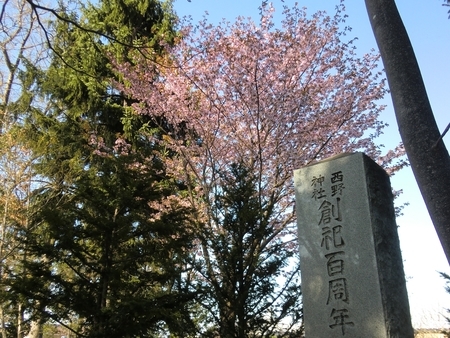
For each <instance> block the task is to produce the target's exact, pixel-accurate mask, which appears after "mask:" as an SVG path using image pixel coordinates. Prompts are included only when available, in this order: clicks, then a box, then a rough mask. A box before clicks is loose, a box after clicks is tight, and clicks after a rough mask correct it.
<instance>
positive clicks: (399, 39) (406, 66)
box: [365, 0, 450, 263]
mask: <svg viewBox="0 0 450 338" xmlns="http://www.w3.org/2000/svg"><path fill="white" fill-rule="evenodd" d="M365 1H366V8H367V12H368V14H369V19H370V22H371V25H372V30H373V32H374V35H375V39H376V41H377V44H378V47H379V49H380V53H381V57H382V59H383V63H384V67H385V70H386V75H387V79H388V82H389V87H390V90H391V95H392V101H393V104H394V110H395V115H396V118H397V123H398V128H399V131H400V136H401V138H402V141H403V144H404V145H405V149H406V154H407V155H408V159H409V161H410V163H411V168H412V170H413V173H414V176H415V178H416V181H417V184H418V186H419V189H420V192H421V194H422V197H423V199H424V201H425V204H426V206H427V209H428V212H429V214H430V217H431V220H432V221H433V224H434V227H435V229H436V232H437V234H438V237H439V239H440V241H441V244H442V247H443V249H444V253H445V255H446V257H447V261H448V262H449V263H450V193H449V192H448V189H449V187H450V158H449V155H448V151H447V149H446V147H445V144H444V142H443V141H442V140H439V138H440V132H439V129H438V127H437V124H436V121H435V119H434V115H433V111H432V110H431V106H430V102H429V100H428V96H427V93H426V90H425V85H424V83H423V80H422V75H421V73H420V69H419V65H418V64H417V60H416V57H415V54H414V50H413V48H412V45H411V42H410V40H409V37H408V34H407V32H406V29H405V27H404V25H403V22H402V19H401V18H400V14H399V13H398V10H397V7H396V5H395V2H394V0H365Z"/></svg>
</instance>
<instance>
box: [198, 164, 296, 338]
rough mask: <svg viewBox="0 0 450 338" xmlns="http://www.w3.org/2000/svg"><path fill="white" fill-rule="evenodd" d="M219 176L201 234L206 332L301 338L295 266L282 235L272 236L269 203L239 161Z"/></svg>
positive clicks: (271, 205)
mask: <svg viewBox="0 0 450 338" xmlns="http://www.w3.org/2000/svg"><path fill="white" fill-rule="evenodd" d="M220 177H221V179H220V182H221V183H220V184H218V185H217V186H216V189H215V194H214V198H213V199H212V201H213V202H212V207H211V210H210V213H211V224H210V225H209V226H208V227H207V228H206V230H204V231H203V232H202V236H200V238H201V245H202V247H203V248H204V249H203V258H201V259H200V261H201V263H202V264H201V266H202V267H203V268H202V269H200V271H199V273H200V274H201V276H202V278H201V279H200V280H204V281H205V284H204V285H203V286H204V291H205V294H204V296H205V297H204V299H203V301H202V305H203V307H204V308H206V309H208V316H207V317H206V318H207V319H206V321H205V322H206V323H205V325H204V326H205V327H206V328H207V332H205V335H206V336H210V337H216V336H219V337H224V338H232V337H233V338H246V337H276V336H277V334H281V336H283V337H286V336H287V334H288V333H289V332H290V333H292V334H294V333H296V334H297V336H300V334H301V332H302V326H301V323H302V307H301V292H300V285H299V280H300V275H299V267H298V265H297V264H295V263H294V262H295V260H292V259H291V258H292V257H293V255H294V253H293V252H292V251H290V250H288V249H287V247H286V245H285V242H286V239H285V238H284V239H283V238H277V236H276V234H277V231H276V229H275V228H274V222H273V221H272V220H273V218H274V217H276V214H277V213H276V211H275V210H274V208H276V206H275V204H274V201H273V200H269V201H267V200H266V201H264V199H263V198H262V197H261V196H260V194H259V193H258V187H257V185H258V178H257V177H256V175H255V174H254V173H252V170H250V169H248V168H246V167H245V166H244V165H243V164H234V165H231V166H230V168H229V169H228V170H227V171H226V172H223V173H221V175H220ZM292 263H294V264H293V265H294V267H293V268H292V266H289V265H290V264H292Z"/></svg>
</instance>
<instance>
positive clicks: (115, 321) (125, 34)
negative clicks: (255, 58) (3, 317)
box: [4, 0, 195, 337]
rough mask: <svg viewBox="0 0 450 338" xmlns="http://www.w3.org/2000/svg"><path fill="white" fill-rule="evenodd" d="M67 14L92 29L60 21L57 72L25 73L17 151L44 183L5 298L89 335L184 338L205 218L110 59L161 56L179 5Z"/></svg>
mask: <svg viewBox="0 0 450 338" xmlns="http://www.w3.org/2000/svg"><path fill="white" fill-rule="evenodd" d="M66 17H67V18H70V19H71V20H77V21H78V22H82V23H83V26H84V27H86V28H88V29H89V31H88V30H80V29H79V28H78V27H76V25H74V24H73V23H70V22H62V21H60V22H57V23H56V26H55V32H56V34H55V37H54V39H53V40H52V41H51V47H52V52H53V56H52V59H51V63H50V66H49V68H48V69H46V70H44V71H42V70H39V69H38V68H37V67H35V65H33V64H31V63H28V64H26V71H23V72H22V73H21V74H20V76H21V77H22V78H23V80H24V83H27V86H28V87H27V89H28V91H24V96H23V97H22V99H23V100H22V101H21V102H24V103H27V104H24V105H23V106H22V107H21V108H20V109H18V110H17V111H18V112H19V111H22V113H21V114H22V116H21V118H22V119H23V124H21V125H18V126H17V130H20V131H21V133H20V135H21V136H20V137H18V138H17V144H20V145H21V146H23V147H25V148H26V149H29V150H30V151H31V152H32V154H33V158H34V160H33V175H34V178H35V181H36V183H35V184H34V185H33V187H32V188H33V189H32V190H33V192H32V194H31V196H30V198H29V209H28V210H27V216H28V219H27V222H28V223H27V226H26V227H23V228H22V229H21V232H20V233H19V234H18V238H20V252H21V253H22V257H20V258H18V261H20V265H17V266H20V267H21V268H20V269H17V268H16V266H9V267H8V271H7V273H8V275H9V279H8V280H7V281H6V282H5V284H6V285H7V287H8V290H9V291H10V292H9V294H8V295H6V294H5V295H4V296H5V297H7V298H8V299H9V301H10V303H11V304H14V303H18V302H22V303H24V306H25V307H26V309H27V313H28V314H29V316H30V320H33V321H35V322H39V323H45V322H47V323H58V325H62V326H65V327H66V328H67V329H68V330H70V331H71V332H73V333H75V334H76V335H77V336H80V337H153V336H155V335H158V334H160V333H161V332H166V331H167V332H171V333H172V334H175V335H178V336H179V335H181V334H184V333H186V332H189V331H190V330H191V328H192V324H191V319H190V318H189V312H188V311H187V310H186V307H187V306H188V305H189V304H190V303H191V302H192V300H193V298H194V296H195V293H194V292H192V290H191V289H190V288H189V285H188V284H187V282H186V281H185V279H184V277H183V276H184V274H185V272H186V266H187V265H188V263H189V260H190V255H191V252H192V243H193V242H194V241H193V238H194V235H195V228H194V226H193V225H194V224H195V221H194V220H193V215H194V214H195V213H194V212H193V211H192V210H191V209H190V208H189V207H188V206H186V203H184V201H183V199H182V196H184V195H186V192H185V191H183V190H184V189H185V187H184V185H183V184H182V182H179V181H178V180H176V179H174V178H173V177H172V176H171V175H170V174H169V173H167V172H166V170H165V165H164V161H165V159H167V156H168V155H170V156H174V155H175V154H173V153H172V154H167V153H166V152H165V151H164V146H163V145H161V144H159V143H156V142H153V141H152V140H153V139H154V138H155V137H161V136H160V135H158V124H157V123H156V121H154V120H152V119H150V118H144V117H140V116H137V115H136V114H134V113H133V111H132V110H130V108H129V107H127V106H128V102H129V100H130V98H128V97H125V96H124V95H123V94H122V93H120V92H119V91H117V90H116V89H115V87H114V82H115V81H118V80H119V79H118V77H117V76H116V75H115V73H114V72H113V71H112V67H111V65H110V62H109V56H110V55H111V54H113V55H115V56H121V57H122V58H124V59H127V58H128V55H129V54H132V53H135V52H137V51H138V49H137V47H136V46H143V45H146V46H147V47H148V46H150V47H154V50H155V52H156V53H162V52H163V45H164V44H161V43H160V42H161V41H162V40H165V41H166V42H170V41H171V39H172V37H173V36H174V33H173V31H172V22H173V14H172V13H171V11H170V3H167V4H161V3H160V2H159V1H154V0H148V1H134V0H133V1H130V0H126V1H122V0H116V1H102V2H100V3H99V5H98V6H97V7H96V6H88V7H87V9H86V10H85V11H82V12H81V13H79V17H78V15H72V14H70V13H68V14H66ZM93 30H95V31H99V32H101V33H102V34H103V35H102V34H93V33H92V31H93ZM104 36H110V37H111V38H112V39H111V40H107V39H105V37H104ZM166 42H164V43H166ZM25 92H26V93H25ZM25 94H26V95H27V96H25ZM24 111H26V114H23V112H24Z"/></svg>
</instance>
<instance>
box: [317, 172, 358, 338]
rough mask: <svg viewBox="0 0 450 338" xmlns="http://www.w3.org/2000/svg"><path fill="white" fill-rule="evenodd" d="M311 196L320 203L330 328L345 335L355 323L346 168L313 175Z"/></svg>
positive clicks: (318, 222)
mask: <svg viewBox="0 0 450 338" xmlns="http://www.w3.org/2000/svg"><path fill="white" fill-rule="evenodd" d="M311 189H312V191H311V199H312V200H313V201H315V203H316V204H317V225H318V226H319V227H320V228H321V237H320V238H319V239H318V241H320V247H321V248H322V251H323V252H322V253H323V258H324V269H326V273H327V276H328V278H329V279H328V285H326V287H328V290H324V293H325V294H328V297H327V301H326V304H324V305H325V306H326V309H325V311H327V312H328V313H330V315H329V325H328V326H329V328H330V329H331V330H336V329H337V330H340V331H341V333H342V335H345V332H346V328H347V327H350V326H354V325H355V324H354V323H353V321H352V318H351V313H350V311H349V310H348V307H347V305H349V304H350V295H349V292H348V287H347V278H346V271H345V259H346V253H345V246H346V240H345V226H344V224H345V220H344V219H343V218H342V213H341V201H342V199H343V198H344V195H345V193H344V192H345V182H344V174H343V172H342V171H336V172H333V173H331V175H330V177H328V178H327V177H326V176H325V175H318V176H313V177H312V179H311Z"/></svg>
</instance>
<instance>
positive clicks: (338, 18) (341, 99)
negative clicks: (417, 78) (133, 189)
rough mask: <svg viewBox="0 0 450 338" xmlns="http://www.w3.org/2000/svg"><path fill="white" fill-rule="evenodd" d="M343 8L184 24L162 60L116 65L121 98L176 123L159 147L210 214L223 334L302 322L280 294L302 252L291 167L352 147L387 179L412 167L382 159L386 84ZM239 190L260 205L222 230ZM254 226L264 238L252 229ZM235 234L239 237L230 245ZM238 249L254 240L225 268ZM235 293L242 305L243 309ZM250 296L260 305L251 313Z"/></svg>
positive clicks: (210, 282) (215, 314)
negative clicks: (122, 83) (387, 173)
mask: <svg viewBox="0 0 450 338" xmlns="http://www.w3.org/2000/svg"><path fill="white" fill-rule="evenodd" d="M343 10H344V8H343V6H342V5H341V7H339V8H338V10H337V13H336V14H335V15H334V16H333V17H329V16H327V15H326V14H325V13H323V12H318V13H316V14H314V15H312V16H311V17H308V15H307V13H306V12H305V10H303V9H300V8H299V7H294V8H287V7H285V8H284V11H283V20H282V23H281V27H278V26H276V25H275V20H274V17H273V14H274V8H272V7H270V6H266V7H264V8H263V9H262V15H261V18H260V22H259V23H255V22H253V21H252V20H250V19H244V18H238V19H237V21H236V22H235V23H233V24H230V23H228V22H225V21H223V22H222V23H220V24H219V25H217V26H213V25H211V24H209V23H208V22H207V20H204V21H202V22H200V23H199V24H198V25H196V26H194V25H191V24H187V25H185V26H184V27H183V28H182V30H181V31H182V33H181V35H182V38H181V39H180V41H179V43H178V44H177V45H176V46H175V47H173V48H172V50H171V53H170V55H169V56H168V57H167V58H165V59H163V60H161V59H159V60H156V61H155V59H154V58H153V57H152V56H151V55H148V57H144V56H143V53H142V54H140V58H139V59H138V60H136V62H135V63H134V65H128V64H118V65H117V68H118V69H119V70H120V71H121V72H122V73H123V76H124V77H125V80H126V83H127V86H126V87H122V90H124V91H125V92H127V93H128V94H129V95H130V96H132V97H133V98H134V99H136V100H137V102H138V103H136V104H134V109H135V110H136V111H137V112H138V113H139V114H144V115H149V116H152V117H154V118H155V120H159V121H164V124H161V127H162V128H164V127H165V126H171V128H170V129H168V128H166V130H167V134H166V135H165V136H164V137H163V140H164V142H165V143H166V146H167V147H168V149H170V151H173V152H175V153H177V154H178V155H179V156H177V157H175V158H171V161H172V162H171V163H170V164H168V165H170V167H171V169H172V170H173V173H174V174H176V175H178V177H179V179H180V181H183V182H185V183H186V184H187V185H188V186H190V187H191V189H192V191H193V193H192V196H193V197H192V198H191V202H192V203H193V204H194V205H195V206H196V207H197V208H198V209H199V210H200V211H202V214H203V218H202V219H201V220H199V221H201V222H204V229H205V230H204V235H203V236H200V238H199V246H198V250H199V255H198V257H199V258H198V259H199V262H200V263H201V265H202V266H203V268H199V269H198V276H199V277H198V280H199V284H204V285H206V286H209V287H208V289H209V290H213V293H215V294H216V297H215V298H214V296H212V297H213V298H214V299H215V303H214V304H213V302H212V301H209V302H207V301H204V302H203V303H202V304H203V305H204V306H205V308H206V309H207V310H208V311H209V312H210V313H211V314H212V318H214V319H215V321H216V323H217V326H218V328H217V332H219V334H220V332H226V330H225V329H223V327H221V325H222V326H223V325H224V324H223V323H224V322H226V321H227V320H230V318H231V321H232V322H233V324H231V325H229V326H228V329H230V328H231V327H233V326H234V327H239V329H242V326H245V325H248V327H247V328H245V329H242V330H241V331H239V330H237V329H236V334H235V335H232V337H243V336H246V337H247V336H252V334H253V335H258V334H259V335H261V332H262V331H263V330H264V332H266V333H267V332H271V333H272V334H274V333H275V332H276V330H279V328H280V325H281V324H280V323H286V317H289V316H290V318H291V319H292V322H295V321H298V320H299V318H300V317H301V315H299V314H298V313H295V311H287V310H286V309H290V310H292V309H293V308H295V307H298V306H299V305H298V303H297V302H295V301H293V297H286V298H283V297H282V296H283V295H285V294H286V293H285V292H286V290H291V291H292V290H294V289H293V288H292V287H293V285H295V283H296V282H295V279H296V277H295V276H297V275H296V274H297V273H298V270H297V269H296V264H295V263H293V260H295V255H291V256H289V255H288V254H287V253H288V252H295V248H296V246H297V242H296V231H295V229H296V227H295V217H296V216H295V212H294V200H293V199H294V194H293V184H292V171H293V170H294V169H297V168H299V167H302V166H305V165H308V164H311V163H313V162H315V161H318V160H321V159H324V158H327V157H329V156H331V155H334V154H338V153H342V152H355V151H364V152H365V153H366V154H368V155H369V156H371V157H372V158H374V159H375V160H377V161H378V162H379V163H380V164H381V165H383V166H384V167H385V168H386V169H389V170H391V171H395V170H397V169H399V168H400V167H401V166H403V165H404V164H405V163H404V162H403V161H397V160H396V159H398V158H399V156H400V155H401V154H402V149H401V147H399V148H398V149H395V150H392V151H389V152H388V153H387V154H386V155H384V156H382V153H381V150H380V147H379V146H377V144H376V143H375V139H376V137H377V136H379V135H380V134H381V133H382V130H383V128H384V126H385V124H384V123H382V122H380V121H379V119H378V118H379V114H380V112H381V111H382V110H383V106H381V105H378V104H377V101H378V100H379V99H381V98H382V97H383V96H384V95H385V93H386V88H385V80H384V78H383V74H382V73H381V72H379V70H378V68H377V67H378V61H379V57H378V55H375V54H372V53H368V54H366V55H364V56H362V57H359V56H358V55H357V53H356V51H355V46H354V40H350V39H348V38H347V37H346V34H347V33H348V32H349V30H348V29H347V28H342V26H344V24H345V20H344V19H345V15H344V13H343ZM154 141H155V142H158V139H156V138H155V140H154ZM236 168H241V169H242V168H244V169H245V170H244V171H245V172H246V173H248V175H241V174H242V171H240V170H238V171H237V172H236ZM240 173H241V174H240ZM242 176H244V177H242ZM245 177H248V180H246V179H245ZM230 182H231V183H230ZM242 182H243V183H245V184H248V183H249V182H251V186H252V188H251V189H250V188H249V189H250V190H251V196H247V199H246V201H250V200H251V201H252V202H251V203H254V202H255V201H257V203H256V204H257V206H254V205H253V206H252V207H251V208H250V209H252V210H255V209H258V210H259V213H257V215H256V216H255V217H254V219H253V220H252V221H249V222H241V223H240V225H238V226H236V227H234V228H233V229H231V228H230V227H227V226H226V225H227V224H229V222H228V223H227V221H229V220H230V217H229V216H230V213H235V215H240V213H241V212H242V208H244V207H243V206H244V204H245V203H244V201H239V196H237V194H242V195H244V192H242V191H241V192H239V189H237V188H236V189H234V190H233V189H231V190H233V191H234V193H230V191H231V190H230V184H231V185H232V186H235V187H239V184H241V183H242ZM247 191H248V190H247ZM199 193H200V194H201V196H202V198H200V199H199V198H198V196H199ZM223 198H225V199H226V200H227V203H222V202H221V201H222V200H223ZM233 203H234V204H233ZM236 203H238V204H237V205H238V206H240V207H239V208H240V209H239V208H238V207H236ZM239 203H240V204H239ZM248 203H249V204H250V202H248ZM248 213H249V212H248V210H247V211H245V212H244V214H248ZM297 217H302V215H297ZM234 220H235V221H236V220H239V217H236V218H235V219H234ZM236 222H237V223H239V222H238V221H236ZM252 226H253V227H252ZM255 226H258V227H259V228H258V229H259V230H258V231H252V230H251V229H255ZM239 231H241V233H240V235H241V237H239V236H238V237H233V236H234V234H236V233H238V232H239ZM242 232H244V233H242ZM235 238H240V240H238V241H236V240H235ZM249 239H251V240H249ZM239 242H240V243H243V242H245V243H247V244H246V248H247V249H248V250H247V251H245V248H244V251H242V250H241V251H240V252H241V253H240V255H241V256H242V257H241V259H236V260H235V261H234V263H233V264H224V259H228V260H229V261H228V263H229V262H230V260H231V258H230V257H231V256H230V255H228V256H226V254H228V253H231V252H233V250H235V249H236V248H237V247H238V245H239ZM250 242H251V243H250ZM249 248H251V249H249ZM274 248H276V252H278V253H279V254H280V256H283V255H284V256H283V257H284V258H283V259H285V262H286V260H290V262H291V263H292V264H287V265H288V266H286V264H284V265H283V264H279V265H277V264H275V263H274V265H272V267H276V268H275V269H274V271H269V270H270V269H269V268H268V266H267V265H264V264H265V263H264V262H265V259H267V257H268V256H267V253H268V252H271V255H273V254H274V252H273V251H271V250H273V249H274ZM235 251H236V250H235ZM269 256H270V255H269ZM248 257H252V259H248ZM289 267H290V268H291V269H289ZM238 269H241V270H240V271H241V272H240V276H241V277H242V278H241V280H240V281H239V279H233V278H232V272H231V271H233V272H234V273H235V272H236V271H237V270H238ZM263 270H264V271H265V273H267V274H268V275H270V276H271V277H272V279H271V280H272V284H271V286H270V287H269V286H267V285H266V286H267V287H266V288H260V289H258V285H256V283H255V285H252V286H250V287H249V288H247V289H245V288H244V287H243V284H244V282H245V281H246V280H248V281H251V280H253V279H256V277H257V276H259V275H260V274H261V273H263V272H262V271H263ZM278 277H283V278H278ZM280 279H283V281H282V282H280V281H279V280H280ZM230 281H233V282H231V284H233V285H232V286H231V287H230V285H229V284H230ZM285 281H286V282H285ZM283 283H285V284H283ZM225 286H226V288H225ZM290 287H291V289H290ZM225 289H226V290H225ZM228 290H229V291H228ZM226 292H228V293H229V296H226V297H225V296H224V295H223V293H226ZM220 293H222V294H220ZM244 294H245V296H243V295H244ZM291 294H292V295H294V294H295V292H293V293H291ZM233 295H234V296H233ZM236 295H239V296H240V297H241V296H242V297H244V298H245V297H247V300H246V301H242V302H240V303H239V302H238V301H237V299H236ZM227 297H228V298H227ZM252 297H253V298H252ZM223 298H225V299H223ZM250 299H252V301H250ZM255 299H259V304H263V305H262V306H261V307H258V306H257V305H255V303H258V302H255V301H254V300H255ZM281 299H284V301H280V300H281ZM238 303H239V305H236V306H240V307H241V309H245V312H246V313H247V316H248V317H251V316H253V317H252V318H255V316H257V315H259V317H258V318H259V323H261V322H264V321H265V324H264V325H265V326H264V325H262V324H261V325H260V326H259V328H258V330H259V331H258V332H256V331H255V327H254V326H253V328H251V327H250V324H249V323H250V321H249V320H248V321H246V320H245V319H243V318H241V319H240V318H239V316H238V315H237V314H236V313H238V312H239V309H237V308H234V305H235V304H238ZM213 305H214V306H213ZM282 318H284V319H283V320H282ZM266 324H267V325H266ZM269 324H270V325H269ZM253 325H254V324H253ZM269 327H270V328H269ZM262 328H264V329H262ZM211 330H214V328H213V329H211ZM252 330H253V331H252ZM270 330H272V331H270ZM244 331H245V334H244ZM227 337H228V336H227Z"/></svg>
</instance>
